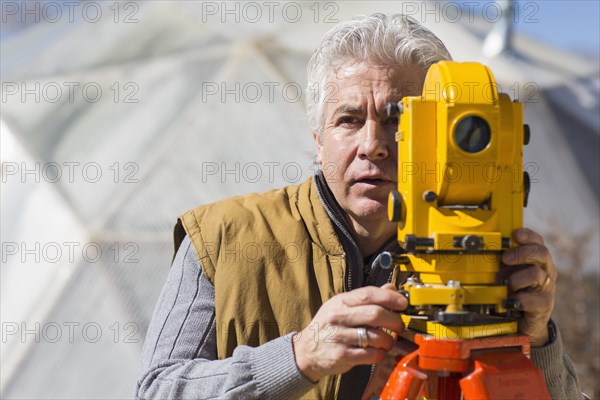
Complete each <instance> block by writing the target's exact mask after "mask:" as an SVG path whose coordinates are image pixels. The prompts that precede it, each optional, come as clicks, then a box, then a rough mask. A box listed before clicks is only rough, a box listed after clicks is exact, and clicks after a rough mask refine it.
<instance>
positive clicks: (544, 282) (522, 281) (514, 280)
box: [508, 265, 554, 292]
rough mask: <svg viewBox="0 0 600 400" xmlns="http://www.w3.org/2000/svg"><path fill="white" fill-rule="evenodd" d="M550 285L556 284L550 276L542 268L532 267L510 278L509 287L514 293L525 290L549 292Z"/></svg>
mask: <svg viewBox="0 0 600 400" xmlns="http://www.w3.org/2000/svg"><path fill="white" fill-rule="evenodd" d="M550 284H554V282H553V280H552V278H551V277H550V275H549V274H548V273H547V272H546V271H545V270H544V269H543V268H541V267H539V266H537V265H532V266H530V267H527V268H525V269H522V270H520V271H517V272H515V273H513V274H512V275H511V276H510V278H509V284H508V287H509V288H510V290H512V291H513V292H516V291H519V290H523V289H536V290H538V291H545V292H548V291H549V290H550V289H551V286H550Z"/></svg>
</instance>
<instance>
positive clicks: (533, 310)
mask: <svg viewBox="0 0 600 400" xmlns="http://www.w3.org/2000/svg"><path fill="white" fill-rule="evenodd" d="M513 237H514V239H515V240H516V242H517V243H518V244H519V246H517V247H514V248H512V249H510V250H507V251H506V252H504V254H503V255H502V262H503V263H504V264H505V265H504V266H503V267H502V269H501V272H500V274H501V276H504V277H506V276H508V287H509V290H510V291H511V292H512V296H511V297H512V298H513V299H515V300H517V301H518V302H519V303H520V308H521V309H522V311H523V318H521V320H519V331H520V332H521V333H524V334H527V335H529V336H530V339H531V345H532V346H533V347H538V346H543V345H545V344H546V343H548V341H549V333H548V321H549V320H550V315H551V314H552V310H553V309H554V295H555V293H556V278H557V276H558V273H557V271H556V266H555V265H554V262H553V261H552V256H551V254H550V251H549V250H548V248H547V247H546V246H545V245H544V239H543V238H542V236H541V235H540V234H538V233H536V232H534V231H532V230H530V229H527V228H522V229H518V230H516V231H515V232H514V234H513Z"/></svg>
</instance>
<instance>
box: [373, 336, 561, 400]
mask: <svg viewBox="0 0 600 400" xmlns="http://www.w3.org/2000/svg"><path fill="white" fill-rule="evenodd" d="M412 341H413V342H414V344H415V345H417V346H418V348H417V349H416V350H414V351H413V352H411V353H410V354H408V355H406V356H404V357H403V358H401V359H400V360H399V362H398V364H397V365H396V368H395V369H394V372H393V373H392V374H391V375H390V377H389V379H388V381H387V384H386V386H385V388H384V389H383V391H382V393H381V395H380V398H381V399H382V400H404V399H420V398H423V397H424V398H426V399H443V400H450V399H452V400H454V399H457V400H459V399H464V400H472V399H550V395H549V393H548V389H547V388H546V383H545V381H544V377H543V375H542V373H541V371H540V370H539V369H538V368H537V367H535V366H534V365H533V363H532V362H531V361H530V360H529V358H528V356H529V353H530V345H529V337H527V336H503V337H485V338H478V339H440V338H437V337H434V336H432V335H428V334H421V333H417V334H415V336H414V338H413V340H412ZM461 393H462V397H461Z"/></svg>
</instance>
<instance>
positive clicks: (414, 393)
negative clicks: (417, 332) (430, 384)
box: [380, 351, 427, 400]
mask: <svg viewBox="0 0 600 400" xmlns="http://www.w3.org/2000/svg"><path fill="white" fill-rule="evenodd" d="M418 359H419V354H418V351H414V352H412V353H410V354H409V355H407V356H405V357H404V358H403V359H402V360H400V362H399V363H398V364H397V365H396V368H395V369H394V372H392V374H391V375H390V377H389V379H388V381H387V383H386V385H385V387H384V388H383V391H382V392H381V395H380V399H381V400H398V399H403V400H404V399H409V400H417V399H420V398H421V393H422V391H423V386H424V384H425V381H426V380H427V374H425V373H424V372H421V371H419V369H418V365H417V364H418Z"/></svg>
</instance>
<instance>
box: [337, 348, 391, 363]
mask: <svg viewBox="0 0 600 400" xmlns="http://www.w3.org/2000/svg"><path fill="white" fill-rule="evenodd" d="M386 353H387V351H386V350H382V349H377V348H374V347H367V348H365V349H361V348H360V347H349V348H348V349H347V350H346V352H345V354H344V356H345V358H346V360H347V361H348V362H349V363H350V364H352V365H369V364H377V363H378V362H379V361H381V360H382V359H383V357H385V354H386Z"/></svg>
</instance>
